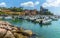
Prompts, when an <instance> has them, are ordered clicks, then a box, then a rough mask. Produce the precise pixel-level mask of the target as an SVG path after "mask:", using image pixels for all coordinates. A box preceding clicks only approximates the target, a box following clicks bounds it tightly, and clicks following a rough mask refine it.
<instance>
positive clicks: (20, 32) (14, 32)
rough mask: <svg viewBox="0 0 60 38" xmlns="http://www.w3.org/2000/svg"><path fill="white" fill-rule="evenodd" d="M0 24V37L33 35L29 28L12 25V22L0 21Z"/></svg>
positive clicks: (19, 37) (26, 37)
mask: <svg viewBox="0 0 60 38" xmlns="http://www.w3.org/2000/svg"><path fill="white" fill-rule="evenodd" d="M0 25H1V26H0V34H1V35H0V37H1V38H30V37H31V38H33V37H32V36H34V35H35V34H33V32H32V31H31V30H24V29H23V28H18V27H15V26H12V24H10V23H9V22H6V21H0Z"/></svg>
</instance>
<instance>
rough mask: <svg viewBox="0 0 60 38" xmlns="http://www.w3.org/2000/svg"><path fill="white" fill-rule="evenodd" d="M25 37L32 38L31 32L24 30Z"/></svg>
mask: <svg viewBox="0 0 60 38" xmlns="http://www.w3.org/2000/svg"><path fill="white" fill-rule="evenodd" d="M23 33H25V35H28V36H32V35H33V32H32V31H31V30H24V32H23Z"/></svg>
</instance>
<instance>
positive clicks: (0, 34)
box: [0, 28, 7, 38]
mask: <svg viewBox="0 0 60 38" xmlns="http://www.w3.org/2000/svg"><path fill="white" fill-rule="evenodd" d="M6 32H7V30H5V29H1V28H0V38H2V37H4V36H5V34H6Z"/></svg>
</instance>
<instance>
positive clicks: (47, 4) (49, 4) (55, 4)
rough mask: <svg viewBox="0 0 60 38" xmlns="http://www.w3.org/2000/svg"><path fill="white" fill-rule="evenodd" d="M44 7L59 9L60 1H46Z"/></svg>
mask: <svg viewBox="0 0 60 38" xmlns="http://www.w3.org/2000/svg"><path fill="white" fill-rule="evenodd" d="M42 6H43V7H59V6H60V0H46V2H45V3H43V4H42Z"/></svg>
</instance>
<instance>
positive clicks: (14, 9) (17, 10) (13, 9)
mask: <svg viewBox="0 0 60 38" xmlns="http://www.w3.org/2000/svg"><path fill="white" fill-rule="evenodd" d="M8 9H9V10H11V11H14V12H22V11H23V8H22V7H19V8H17V7H11V8H8Z"/></svg>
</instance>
